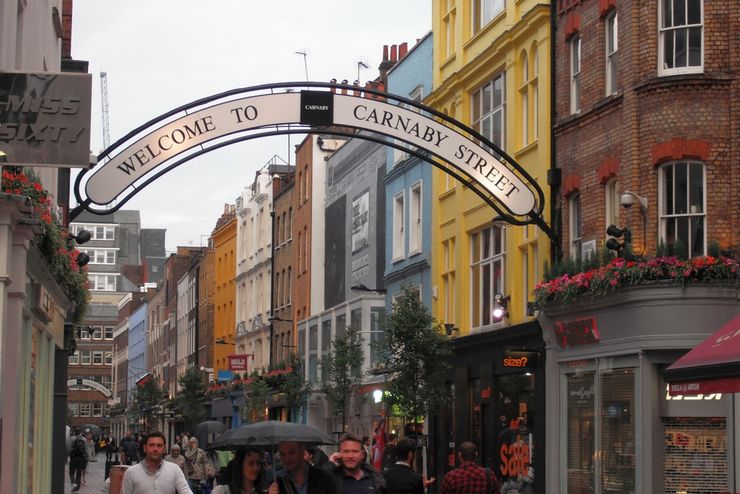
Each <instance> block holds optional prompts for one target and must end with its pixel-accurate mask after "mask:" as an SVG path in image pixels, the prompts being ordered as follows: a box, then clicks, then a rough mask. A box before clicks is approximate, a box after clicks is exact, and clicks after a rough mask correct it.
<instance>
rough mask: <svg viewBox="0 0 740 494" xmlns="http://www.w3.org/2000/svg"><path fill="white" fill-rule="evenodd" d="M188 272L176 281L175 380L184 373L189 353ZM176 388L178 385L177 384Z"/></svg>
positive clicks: (190, 345)
mask: <svg viewBox="0 0 740 494" xmlns="http://www.w3.org/2000/svg"><path fill="white" fill-rule="evenodd" d="M188 279H189V276H188V273H185V274H184V275H183V277H182V278H180V279H179V280H178V282H177V380H178V381H179V380H180V378H181V377H182V376H183V375H184V374H185V371H186V370H187V368H188V355H189V354H190V353H191V351H192V350H191V347H192V346H194V345H192V344H191V339H192V340H193V342H194V340H195V338H194V337H193V338H191V337H190V331H189V329H190V328H189V325H188V312H189V310H188V306H189V304H188V290H189V283H188ZM177 388H178V389H180V386H179V384H178V386H177Z"/></svg>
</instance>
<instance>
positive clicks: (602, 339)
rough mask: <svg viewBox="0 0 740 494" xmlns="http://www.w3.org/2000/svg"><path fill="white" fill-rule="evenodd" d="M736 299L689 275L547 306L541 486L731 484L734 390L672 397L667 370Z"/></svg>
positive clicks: (646, 489) (668, 488)
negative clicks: (682, 281)
mask: <svg viewBox="0 0 740 494" xmlns="http://www.w3.org/2000/svg"><path fill="white" fill-rule="evenodd" d="M738 307H739V306H738V289H737V288H733V287H712V286H698V285H697V286H687V287H680V286H662V287H661V286H648V287H633V288H627V289H624V290H622V291H621V292H619V293H616V294H614V295H611V296H610V297H599V298H594V299H589V300H585V301H581V302H576V303H574V304H573V305H571V306H569V307H563V306H560V305H557V306H555V305H554V304H553V305H551V306H547V307H545V308H544V310H542V311H541V313H540V315H539V321H540V323H541V324H542V331H543V337H544V340H545V342H546V347H547V348H546V352H547V365H546V379H547V403H548V410H547V416H546V417H547V418H546V430H547V437H546V451H547V465H546V474H545V477H546V478H545V481H546V484H547V485H548V490H547V492H548V493H555V494H558V493H563V494H565V493H568V494H574V493H575V494H602V493H620V494H628V493H659V492H661V493H662V492H671V493H673V492H704V493H714V492H716V493H720V492H727V491H731V492H735V491H736V488H735V479H734V473H733V471H734V470H735V468H734V467H732V465H733V464H734V462H735V458H734V457H733V455H732V454H731V453H730V451H731V448H729V447H728V444H732V443H733V441H734V440H733V439H732V438H733V437H734V395H733V394H729V395H728V394H716V393H715V394H703V395H694V396H671V394H670V393H669V387H668V384H667V382H666V379H665V376H664V372H665V369H666V368H667V367H668V366H669V365H671V364H672V363H674V362H675V361H676V360H677V359H678V358H679V357H681V356H682V355H683V354H684V353H686V352H687V351H688V350H689V349H691V348H693V347H694V346H696V345H697V344H698V343H699V342H701V341H702V340H704V339H705V338H706V337H707V336H708V335H709V334H711V333H712V332H714V331H715V330H716V329H717V328H719V327H720V326H721V325H722V324H723V323H725V322H726V321H727V320H728V319H730V318H731V317H732V316H734V314H735V313H737V311H738Z"/></svg>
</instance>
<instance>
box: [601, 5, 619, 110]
mask: <svg viewBox="0 0 740 494" xmlns="http://www.w3.org/2000/svg"><path fill="white" fill-rule="evenodd" d="M604 31H605V33H604V45H605V70H606V74H605V76H604V89H605V91H606V96H611V95H612V94H616V93H617V92H618V90H617V88H618V84H617V62H618V53H619V17H618V13H617V10H616V9H614V10H612V11H611V12H609V13H608V14H607V15H606V17H605V18H604ZM610 41H613V43H612V45H613V49H612V50H611V51H609V42H610Z"/></svg>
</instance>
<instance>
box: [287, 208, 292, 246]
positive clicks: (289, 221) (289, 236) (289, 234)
mask: <svg viewBox="0 0 740 494" xmlns="http://www.w3.org/2000/svg"><path fill="white" fill-rule="evenodd" d="M285 228H286V229H287V232H286V235H287V238H288V240H290V239H292V238H293V208H292V207H290V208H288V221H287V222H285Z"/></svg>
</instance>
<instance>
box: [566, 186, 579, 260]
mask: <svg viewBox="0 0 740 494" xmlns="http://www.w3.org/2000/svg"><path fill="white" fill-rule="evenodd" d="M568 214H569V218H570V223H569V224H570V257H572V258H574V259H575V258H576V257H578V256H580V255H581V194H578V193H576V194H573V195H572V196H570V198H568Z"/></svg>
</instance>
